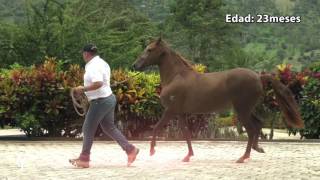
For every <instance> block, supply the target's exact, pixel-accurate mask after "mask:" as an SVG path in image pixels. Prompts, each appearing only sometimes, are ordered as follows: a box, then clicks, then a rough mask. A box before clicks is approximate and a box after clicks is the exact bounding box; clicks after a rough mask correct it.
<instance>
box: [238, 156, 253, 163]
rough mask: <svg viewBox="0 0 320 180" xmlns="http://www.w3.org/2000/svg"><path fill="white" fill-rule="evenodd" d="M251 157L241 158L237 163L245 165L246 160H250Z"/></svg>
mask: <svg viewBox="0 0 320 180" xmlns="http://www.w3.org/2000/svg"><path fill="white" fill-rule="evenodd" d="M249 158H250V157H244V156H242V157H241V158H239V159H238V160H237V161H236V163H244V161H245V160H246V159H249Z"/></svg>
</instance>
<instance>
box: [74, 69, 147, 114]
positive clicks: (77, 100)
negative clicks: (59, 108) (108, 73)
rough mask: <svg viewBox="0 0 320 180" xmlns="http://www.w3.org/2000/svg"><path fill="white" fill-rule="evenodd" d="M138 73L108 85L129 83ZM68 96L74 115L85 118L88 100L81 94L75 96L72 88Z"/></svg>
mask: <svg viewBox="0 0 320 180" xmlns="http://www.w3.org/2000/svg"><path fill="white" fill-rule="evenodd" d="M140 73H141V72H139V73H137V74H135V75H134V76H132V77H130V78H127V79H125V80H123V81H120V82H114V83H113V84H111V85H110V87H115V86H118V85H119V84H123V83H125V82H127V81H129V80H130V79H132V78H134V77H136V76H137V75H139V74H140ZM70 96H71V99H72V104H73V108H74V110H75V111H76V113H77V114H78V115H79V116H82V117H83V116H85V115H86V114H87V111H88V107H89V102H88V99H87V97H86V95H85V94H84V93H82V94H80V95H78V96H76V95H75V93H74V88H72V89H71V90H70ZM81 112H82V113H81Z"/></svg>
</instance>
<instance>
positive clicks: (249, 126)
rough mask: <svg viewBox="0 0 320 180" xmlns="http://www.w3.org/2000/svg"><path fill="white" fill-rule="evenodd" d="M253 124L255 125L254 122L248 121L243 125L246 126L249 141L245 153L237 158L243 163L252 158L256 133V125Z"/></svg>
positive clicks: (238, 161)
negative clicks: (251, 153)
mask: <svg viewBox="0 0 320 180" xmlns="http://www.w3.org/2000/svg"><path fill="white" fill-rule="evenodd" d="M247 117H248V116H247ZM248 118H249V117H248ZM252 125H253V124H252V123H248V122H246V123H243V126H244V127H245V129H246V131H247V134H248V143H247V147H246V151H245V153H244V154H243V155H242V156H241V157H240V158H239V159H238V160H237V163H243V162H244V161H245V160H246V159H249V158H250V152H251V147H252V145H253V141H254V135H255V133H254V132H255V131H254V127H253V126H252Z"/></svg>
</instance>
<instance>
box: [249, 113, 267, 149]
mask: <svg viewBox="0 0 320 180" xmlns="http://www.w3.org/2000/svg"><path fill="white" fill-rule="evenodd" d="M251 121H252V122H253V124H254V126H255V135H254V138H253V144H252V149H254V150H256V151H257V152H259V153H264V152H265V151H264V150H263V148H261V147H259V145H258V141H259V135H260V133H261V129H262V121H261V119H260V118H259V117H258V116H256V115H255V114H254V113H252V114H251Z"/></svg>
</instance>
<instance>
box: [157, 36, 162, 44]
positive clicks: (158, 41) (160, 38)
mask: <svg viewBox="0 0 320 180" xmlns="http://www.w3.org/2000/svg"><path fill="white" fill-rule="evenodd" d="M161 41H162V37H161V36H160V37H159V38H158V40H157V44H160V42H161Z"/></svg>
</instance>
